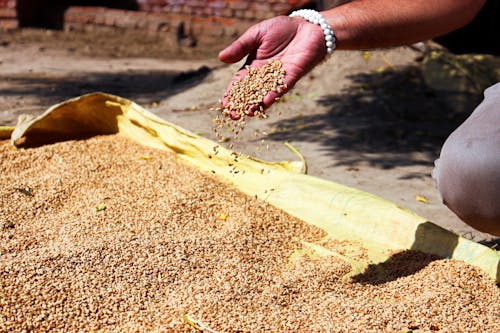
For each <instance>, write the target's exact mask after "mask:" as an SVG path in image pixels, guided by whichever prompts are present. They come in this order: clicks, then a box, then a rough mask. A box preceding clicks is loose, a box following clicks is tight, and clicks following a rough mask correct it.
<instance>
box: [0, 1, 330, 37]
mask: <svg viewBox="0 0 500 333" xmlns="http://www.w3.org/2000/svg"><path fill="white" fill-rule="evenodd" d="M323 2H324V1H315V0H269V1H263V0H254V1H243V0H133V1H132V0H127V1H125V2H123V1H122V2H120V1H113V0H108V1H91V0H17V1H16V0H0V27H1V28H3V29H9V28H16V27H18V26H38V27H47V28H58V29H60V28H64V29H67V30H71V29H73V30H74V29H76V30H80V29H88V28H92V29H94V28H99V27H103V28H110V27H112V28H124V29H142V30H147V31H149V32H164V31H167V32H172V33H175V34H176V36H177V38H178V39H179V40H181V41H182V42H184V43H188V44H194V43H196V42H197V40H194V38H195V36H196V37H198V38H199V37H200V36H203V37H214V38H220V37H228V38H232V37H235V36H236V35H239V34H241V33H242V32H243V31H244V30H246V29H247V28H248V27H249V26H250V25H252V24H254V23H255V22H257V21H261V20H263V19H266V18H269V17H273V16H276V15H282V14H288V13H289V12H291V11H292V10H294V9H297V8H303V7H308V8H315V7H320V6H321V4H322V3H323ZM120 3H121V4H125V3H127V5H126V6H123V7H122V8H126V9H120ZM89 5H93V6H89ZM117 7H118V8H117ZM130 8H135V9H136V10H130ZM203 40H204V41H205V42H208V43H209V42H211V38H203Z"/></svg>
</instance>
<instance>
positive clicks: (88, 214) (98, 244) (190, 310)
mask: <svg viewBox="0 0 500 333" xmlns="http://www.w3.org/2000/svg"><path fill="white" fill-rule="evenodd" d="M0 155H1V156H2V158H1V159H0V175H1V177H0V332H120V333H121V332H195V330H194V328H193V327H197V328H198V329H201V330H202V331H204V332H256V333H258V332H408V331H411V332H432V331H437V330H442V331H443V332H500V317H499V314H500V292H499V289H498V288H497V287H496V285H495V282H494V281H493V280H492V279H491V278H489V277H488V276H487V275H486V274H485V273H484V272H482V271H481V270H480V269H478V268H475V267H471V266H469V265H466V264H464V263H463V262H459V261H455V260H438V258H436V257H433V256H430V255H426V254H422V253H417V252H413V251H404V252H397V253H394V254H392V256H391V257H390V259H389V260H387V261H386V262H384V263H382V264H374V265H371V266H369V267H368V268H367V269H366V270H365V271H364V272H363V273H360V274H357V275H355V276H352V277H350V278H347V277H345V275H346V273H348V272H350V270H351V267H350V265H349V264H348V263H347V262H346V261H344V260H343V259H342V258H338V257H336V256H328V257H318V256H314V252H309V253H308V254H309V255H299V256H296V257H295V258H296V259H293V260H292V259H291V257H292V256H291V255H292V254H293V253H295V254H297V253H305V252H304V251H306V250H307V247H306V245H305V242H308V243H316V244H319V245H321V246H323V247H325V248H327V249H330V250H331V251H334V252H335V253H339V254H340V255H344V256H349V257H350V258H354V259H359V260H363V259H366V258H367V253H366V252H365V251H367V250H366V249H364V248H363V247H362V246H359V247H356V248H355V249H359V251H356V252H353V251H352V250H353V246H354V245H355V244H352V243H351V242H340V241H335V240H331V239H324V236H325V233H324V232H323V231H322V230H319V229H318V228H316V227H313V226H310V225H307V224H306V223H305V222H303V221H300V220H298V219H296V218H293V217H291V216H290V215H288V214H286V213H285V212H283V211H281V210H278V209H277V208H274V207H273V206H271V205H269V204H267V203H265V202H263V201H260V200H256V199H255V198H253V197H249V196H247V195H244V194H242V193H241V192H239V191H237V190H236V189H235V188H233V187H231V186H230V185H228V184H226V183H222V182H220V181H219V180H218V179H217V178H215V176H212V175H211V174H206V173H203V172H201V171H199V170H197V169H194V168H191V167H189V166H187V165H185V164H183V163H180V162H179V161H178V160H177V159H176V157H175V155H173V154H170V153H167V152H164V151H159V150H155V149H152V148H148V147H144V146H141V145H139V144H137V143H135V142H132V141H130V140H128V139H125V138H124V137H121V136H116V135H114V136H105V137H96V138H92V139H88V140H79V141H67V142H61V143H56V144H53V145H47V146H43V147H39V148H34V149H22V150H15V149H14V148H12V147H10V146H9V145H8V143H7V142H0ZM297 250H301V251H297Z"/></svg>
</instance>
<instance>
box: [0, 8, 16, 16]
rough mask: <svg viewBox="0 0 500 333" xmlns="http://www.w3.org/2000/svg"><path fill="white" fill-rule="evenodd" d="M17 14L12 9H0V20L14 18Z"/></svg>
mask: <svg viewBox="0 0 500 333" xmlns="http://www.w3.org/2000/svg"><path fill="white" fill-rule="evenodd" d="M16 17H17V13H16V10H15V9H12V8H0V18H16Z"/></svg>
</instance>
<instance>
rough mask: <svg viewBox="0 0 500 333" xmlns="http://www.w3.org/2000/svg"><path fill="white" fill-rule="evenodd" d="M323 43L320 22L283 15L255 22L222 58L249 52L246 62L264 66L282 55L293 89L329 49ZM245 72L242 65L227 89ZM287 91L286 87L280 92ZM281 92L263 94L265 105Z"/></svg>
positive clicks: (234, 59)
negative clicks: (310, 21)
mask: <svg viewBox="0 0 500 333" xmlns="http://www.w3.org/2000/svg"><path fill="white" fill-rule="evenodd" d="M324 44H325V41H324V36H323V31H322V29H321V28H320V27H319V26H317V25H315V24H311V23H308V22H306V21H305V20H302V19H299V18H295V19H292V18H289V17H284V16H281V17H276V18H273V19H270V20H267V21H264V22H262V23H260V24H258V25H256V26H253V27H252V28H251V29H249V30H248V31H247V32H246V33H245V34H244V35H242V36H241V38H240V39H238V40H237V41H236V42H234V43H233V44H232V45H230V46H229V47H228V48H226V49H225V50H224V51H222V52H221V53H220V55H219V58H220V59H221V60H222V61H224V62H229V63H232V62H237V61H239V60H241V59H242V58H243V57H244V56H246V55H248V57H247V60H246V62H245V65H250V66H251V67H254V68H258V67H261V66H263V65H264V64H265V63H266V62H267V61H269V60H271V59H279V60H281V62H282V63H283V68H284V69H285V71H286V75H285V80H284V81H285V83H286V84H287V86H288V89H290V88H292V87H293V86H294V85H295V83H297V81H298V80H299V79H300V78H302V77H303V76H304V75H305V74H307V73H308V72H309V71H310V70H311V69H312V68H313V67H314V66H316V65H317V64H318V63H319V62H320V61H321V60H322V59H323V57H324V55H325V53H326V47H325V46H324ZM246 73H247V70H246V69H244V67H243V68H242V69H240V70H239V71H238V72H237V73H236V74H235V76H234V77H233V79H232V80H231V82H230V84H229V86H228V88H227V89H228V90H229V89H230V87H231V86H232V83H233V82H234V81H235V80H239V79H240V78H241V77H242V76H244V75H246ZM288 89H287V90H288ZM284 93H286V91H283V92H282V93H281V94H284ZM278 96H279V95H278V93H275V92H270V93H268V94H267V95H266V97H265V98H264V102H263V103H264V107H265V108H267V107H269V106H270V105H271V104H272V103H273V102H274V101H275V98H276V97H278ZM223 103H225V102H224V100H223Z"/></svg>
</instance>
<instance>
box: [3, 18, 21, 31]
mask: <svg viewBox="0 0 500 333" xmlns="http://www.w3.org/2000/svg"><path fill="white" fill-rule="evenodd" d="M17 28H19V21H18V20H16V19H2V20H0V29H2V30H11V29H17Z"/></svg>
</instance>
